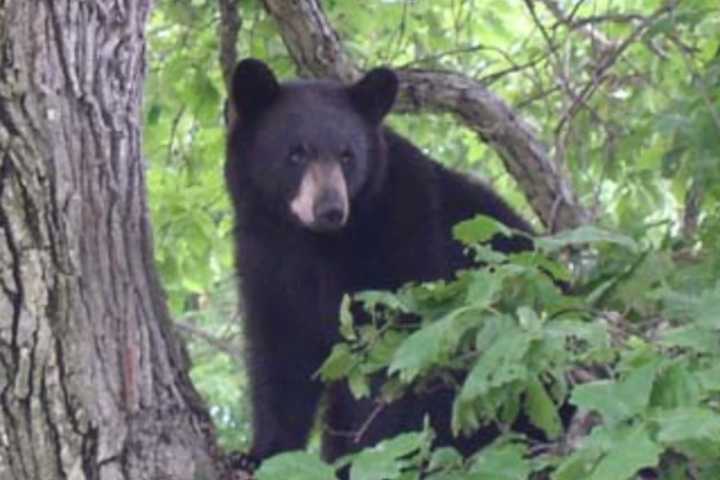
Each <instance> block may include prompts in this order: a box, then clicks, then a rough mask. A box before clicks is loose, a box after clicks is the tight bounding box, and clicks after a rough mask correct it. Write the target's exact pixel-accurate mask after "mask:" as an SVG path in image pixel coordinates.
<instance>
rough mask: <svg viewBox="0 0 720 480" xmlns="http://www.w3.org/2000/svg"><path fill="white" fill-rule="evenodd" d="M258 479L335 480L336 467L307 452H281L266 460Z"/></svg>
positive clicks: (259, 471) (256, 475)
mask: <svg viewBox="0 0 720 480" xmlns="http://www.w3.org/2000/svg"><path fill="white" fill-rule="evenodd" d="M255 477H256V478H257V480H288V479H289V478H292V479H293V480H335V479H336V477H335V469H334V468H333V467H332V466H331V465H328V464H327V463H324V462H323V461H322V460H320V459H319V458H318V457H317V455H312V454H310V453H307V452H288V453H281V454H280V455H276V456H274V457H271V458H269V459H267V460H265V461H264V462H263V463H262V465H261V466H260V469H259V470H258V471H257V473H256V474H255Z"/></svg>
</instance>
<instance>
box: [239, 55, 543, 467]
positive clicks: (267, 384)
mask: <svg viewBox="0 0 720 480" xmlns="http://www.w3.org/2000/svg"><path fill="white" fill-rule="evenodd" d="M267 82H274V77H273V76H272V74H271V72H269V70H267V67H265V66H264V64H261V63H260V62H257V61H255V60H246V61H244V62H241V64H240V65H239V66H238V70H237V72H236V76H235V82H234V91H233V96H234V99H235V100H234V103H233V105H232V106H233V107H234V108H235V109H236V110H237V114H238V117H237V118H238V119H237V121H235V123H234V124H233V125H231V127H230V132H229V142H228V155H227V163H226V178H227V184H228V188H229V190H230V193H231V196H232V203H233V206H234V208H235V213H236V221H237V229H236V242H237V244H236V248H237V266H238V270H239V272H240V276H241V282H242V295H243V297H244V300H245V307H246V317H245V321H244V327H245V335H246V348H247V354H248V357H247V360H248V371H249V376H250V382H251V391H252V407H253V412H254V415H253V430H254V441H253V446H252V450H251V454H252V455H253V456H255V457H256V458H259V459H262V458H266V457H268V456H270V455H272V454H274V453H277V452H280V451H284V450H290V449H299V448H303V447H304V446H305V442H306V439H307V435H308V432H309V430H310V428H311V426H312V424H313V421H314V417H315V413H316V410H317V407H318V402H319V399H320V397H321V394H322V392H323V391H324V389H325V388H324V385H323V384H322V383H321V382H320V381H318V380H313V379H312V376H313V374H314V373H315V372H316V371H317V369H318V367H319V366H320V365H321V363H322V362H323V360H324V359H325V358H326V357H327V355H328V354H329V352H330V349H331V347H332V345H333V344H334V343H335V342H336V341H337V340H338V338H339V337H338V333H337V314H338V309H339V304H340V299H341V297H342V295H343V294H345V293H351V292H357V291H360V290H365V289H396V288H398V287H400V286H401V285H403V284H405V283H407V282H410V281H424V280H435V279H440V278H449V277H451V275H452V273H453V272H454V271H455V270H456V269H458V268H460V267H466V266H468V265H469V264H470V262H469V260H468V259H467V258H466V257H465V256H464V255H463V251H462V248H461V246H460V245H459V244H458V243H457V242H455V241H454V240H453V239H452V237H451V227H452V226H453V225H454V224H456V223H457V222H459V221H461V220H464V219H467V218H470V217H472V216H473V215H475V214H478V213H482V214H486V215H490V216H492V217H494V218H496V219H499V220H500V221H502V222H504V223H505V224H507V225H509V226H511V227H513V228H516V229H519V230H523V231H526V232H530V231H531V229H530V227H529V226H528V224H527V223H526V222H525V221H524V220H523V219H522V218H520V217H519V216H518V215H517V214H515V213H514V212H513V211H512V210H511V209H510V207H508V205H507V204H506V203H505V202H504V201H503V200H502V199H501V198H500V197H499V196H498V195H496V194H495V193H494V192H493V191H492V190H491V189H490V188H488V187H487V186H484V185H483V184H481V183H479V182H477V181H474V180H471V179H469V178H467V177H466V176H463V175H460V174H458V173H455V172H452V171H449V170H448V169H446V168H444V167H443V166H441V165H440V164H438V163H436V162H434V161H432V160H431V159H429V158H428V157H426V156H425V155H423V154H422V153H421V152H420V151H419V150H418V149H417V148H416V147H414V146H413V145H412V144H411V143H410V142H408V141H407V140H405V139H404V138H402V137H401V136H399V135H397V134H395V133H393V132H392V131H390V130H388V129H386V128H384V127H381V126H380V122H381V121H382V117H383V116H384V115H385V114H386V113H387V110H389V108H390V106H391V104H392V101H393V100H394V97H395V92H396V89H397V80H396V78H395V76H394V74H392V72H390V71H389V70H384V69H381V70H375V71H373V72H372V73H371V74H369V75H368V76H366V77H365V79H364V80H362V81H361V82H359V83H358V84H356V85H355V86H352V87H349V88H348V87H343V86H341V85H339V84H337V83H332V82H321V81H307V82H293V83H288V84H282V85H280V84H277V85H275V84H272V85H267ZM291 117H292V118H293V119H292V120H291V121H288V118H291ZM300 137H301V138H300ZM298 138H299V139H300V140H302V141H306V142H311V143H312V142H315V143H317V144H318V145H320V148H321V149H326V150H327V151H331V150H332V149H333V148H336V147H337V145H336V144H335V143H334V142H340V141H341V140H342V141H346V140H347V139H351V140H352V141H353V142H356V146H358V147H359V148H361V150H363V152H365V153H366V154H363V155H361V157H362V158H358V159H357V161H358V165H356V166H355V168H354V169H353V170H352V171H348V172H346V177H347V182H348V184H349V185H350V187H349V188H350V190H351V207H350V212H351V214H350V218H349V220H348V224H347V225H346V226H345V227H344V228H343V229H341V230H340V231H339V232H336V233H332V234H320V233H315V232H312V231H310V230H308V229H306V228H303V227H301V226H300V225H298V223H297V222H296V221H295V220H294V219H293V218H291V216H290V215H288V212H287V208H286V206H287V202H288V200H289V198H290V197H291V196H292V195H293V193H294V188H295V189H296V188H297V173H293V172H291V171H290V168H289V167H287V166H286V165H284V164H283V163H282V162H281V161H279V160H278V159H277V158H275V156H276V155H280V154H282V152H283V151H284V150H283V149H286V148H290V144H291V143H292V142H294V141H296V140H298ZM271 142H274V144H273V145H271V146H268V145H269V143H271ZM266 146H267V149H266ZM273 152H274V153H273ZM359 163H362V165H359ZM493 246H494V248H496V249H498V250H501V251H504V252H511V251H518V250H523V249H527V248H529V247H530V241H529V240H527V239H525V238H520V237H515V238H504V237H503V238H496V239H494V240H493ZM450 405H451V396H450V394H449V393H443V392H438V393H435V394H433V395H432V396H426V397H423V398H406V399H403V400H401V401H399V402H397V403H396V404H393V405H391V406H390V407H389V408H387V409H386V410H384V411H383V412H382V413H381V414H380V415H379V417H378V418H376V419H375V420H374V422H372V424H371V426H370V428H369V429H368V430H367V432H366V434H365V435H364V436H363V438H362V440H361V442H360V443H359V444H354V443H352V442H351V441H350V439H349V438H347V437H343V436H337V435H335V436H330V435H327V434H326V438H325V440H324V446H323V449H324V454H325V456H326V458H328V459H334V458H337V457H338V456H339V455H342V454H344V453H347V452H348V451H350V450H353V449H355V448H358V447H362V446H365V445H370V444H373V443H375V442H376V441H377V440H379V439H381V438H385V437H388V436H392V435H394V434H396V433H398V432H400V431H402V430H406V429H410V428H419V427H420V426H421V422H422V418H423V414H424V413H426V412H429V413H431V417H432V419H433V422H434V424H435V427H436V428H437V429H438V432H439V439H440V442H442V443H453V444H455V445H456V446H458V447H459V448H460V449H461V450H462V451H465V452H468V451H471V450H472V449H474V448H475V447H477V446H479V445H482V444H484V443H487V442H488V441H489V440H491V439H492V438H494V437H495V436H496V435H497V432H496V431H495V429H494V428H487V429H485V430H483V431H481V432H480V433H479V434H478V435H476V436H475V437H474V438H472V439H460V440H455V439H453V438H452V437H451V435H450V431H449V417H450V411H451V408H450ZM371 408H372V405H371V403H370V402H369V401H360V402H358V401H356V400H354V399H353V398H352V396H351V395H350V393H349V392H348V390H347V388H346V387H345V386H344V385H333V386H331V387H330V391H329V398H328V407H327V409H326V416H325V418H324V422H325V424H326V425H329V426H330V430H333V431H343V432H348V431H355V430H357V429H358V428H359V426H360V425H361V424H362V423H363V422H364V421H365V420H366V419H367V418H368V415H369V413H370V411H371Z"/></svg>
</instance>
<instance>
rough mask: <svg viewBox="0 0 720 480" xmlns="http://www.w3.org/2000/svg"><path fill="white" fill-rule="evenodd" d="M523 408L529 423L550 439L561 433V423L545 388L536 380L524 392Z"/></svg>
mask: <svg viewBox="0 0 720 480" xmlns="http://www.w3.org/2000/svg"><path fill="white" fill-rule="evenodd" d="M525 407H526V411H527V414H528V417H529V418H530V421H531V422H532V423H533V424H534V425H535V426H537V427H538V428H540V429H541V430H543V431H544V432H545V434H546V435H547V436H548V438H550V439H555V438H557V437H558V435H560V434H561V433H562V422H561V421H560V416H559V415H558V406H557V405H555V402H553V400H552V398H550V395H549V394H548V392H547V390H546V389H545V386H544V385H543V384H542V382H540V381H539V380H538V379H537V378H536V379H534V380H532V381H530V383H529V384H528V389H527V391H526V392H525Z"/></svg>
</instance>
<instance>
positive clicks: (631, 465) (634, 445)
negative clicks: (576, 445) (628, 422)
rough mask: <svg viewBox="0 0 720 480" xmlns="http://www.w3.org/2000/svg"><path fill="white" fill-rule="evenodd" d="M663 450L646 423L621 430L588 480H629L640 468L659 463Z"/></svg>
mask: <svg viewBox="0 0 720 480" xmlns="http://www.w3.org/2000/svg"><path fill="white" fill-rule="evenodd" d="M662 452H663V448H662V447H661V446H660V445H658V444H657V443H655V442H654V441H652V439H651V438H650V434H649V433H648V431H647V429H646V427H645V426H644V425H639V426H638V427H635V428H633V429H631V430H630V431H622V432H619V433H618V434H617V435H616V436H614V438H613V443H612V446H611V448H610V449H609V451H608V452H607V454H606V455H605V456H604V457H603V458H602V460H600V462H599V463H598V464H597V466H596V467H595V469H594V470H593V473H592V475H591V476H590V477H588V480H628V479H630V478H631V477H632V476H633V475H634V474H635V473H636V472H637V471H638V470H640V469H642V468H646V467H653V466H655V465H657V463H658V461H659V460H660V454H661V453H662Z"/></svg>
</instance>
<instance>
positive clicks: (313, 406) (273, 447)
mask: <svg viewBox="0 0 720 480" xmlns="http://www.w3.org/2000/svg"><path fill="white" fill-rule="evenodd" d="M283 350H285V351H283ZM288 353H289V352H288V351H287V350H286V349H284V348H280V347H278V349H277V350H276V351H275V352H266V353H263V354H259V353H257V354H255V355H251V360H250V363H251V366H250V387H251V404H252V429H253V442H252V448H251V449H250V454H251V455H252V456H253V457H254V458H255V459H257V460H258V461H262V460H264V459H266V458H268V457H270V456H272V455H274V454H276V453H279V452H283V451H288V450H298V449H302V448H304V447H305V443H306V442H307V437H308V433H309V432H310V428H311V427H312V424H313V420H314V418H315V413H316V411H317V406H318V402H319V399H320V395H321V394H322V388H323V385H322V382H320V381H319V380H313V379H312V375H313V373H315V370H316V369H317V367H318V365H316V364H313V365H309V364H308V362H304V361H302V360H301V361H298V358H293V357H294V356H292V355H288ZM295 357H296V356H295Z"/></svg>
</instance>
